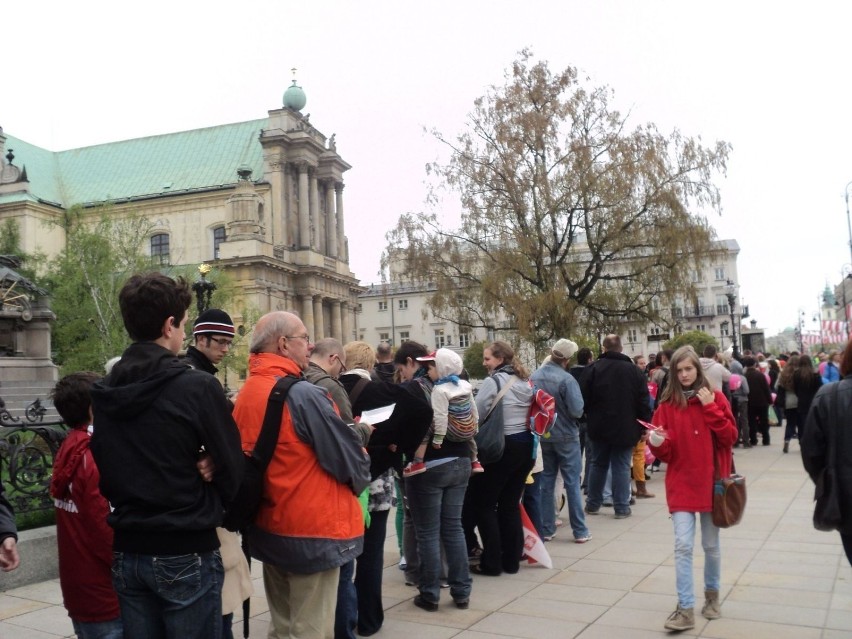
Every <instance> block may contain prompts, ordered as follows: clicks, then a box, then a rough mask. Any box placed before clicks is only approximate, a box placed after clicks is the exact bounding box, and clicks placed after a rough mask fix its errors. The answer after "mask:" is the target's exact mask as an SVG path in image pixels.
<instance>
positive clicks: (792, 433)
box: [784, 408, 802, 442]
mask: <svg viewBox="0 0 852 639" xmlns="http://www.w3.org/2000/svg"><path fill="white" fill-rule="evenodd" d="M801 433H802V429H801V427H800V425H799V409H798V408H788V409H787V426H786V428H785V429H784V441H785V442H788V441H790V440H791V439H793V438H794V437H798V438H799V439H801V437H800V435H801Z"/></svg>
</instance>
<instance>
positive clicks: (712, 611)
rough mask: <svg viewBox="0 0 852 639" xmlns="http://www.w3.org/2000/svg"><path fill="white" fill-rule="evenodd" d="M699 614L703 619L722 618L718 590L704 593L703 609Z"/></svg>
mask: <svg viewBox="0 0 852 639" xmlns="http://www.w3.org/2000/svg"><path fill="white" fill-rule="evenodd" d="M701 614H702V615H704V618H705V619H718V618H719V617H721V616H722V605H721V604H720V603H719V591H718V590H705V591H704V607H703V608H702V609H701Z"/></svg>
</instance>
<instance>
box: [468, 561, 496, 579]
mask: <svg viewBox="0 0 852 639" xmlns="http://www.w3.org/2000/svg"><path fill="white" fill-rule="evenodd" d="M470 572H472V573H473V574H474V575H487V576H488V577H499V576H500V573H499V572H494V571H493V570H484V569H483V568H482V564H479V565H478V566H471V567H470Z"/></svg>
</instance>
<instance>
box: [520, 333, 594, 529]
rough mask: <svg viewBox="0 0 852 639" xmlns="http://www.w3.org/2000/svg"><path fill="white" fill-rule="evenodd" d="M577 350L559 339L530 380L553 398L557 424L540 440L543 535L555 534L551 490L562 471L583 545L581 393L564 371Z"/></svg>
mask: <svg viewBox="0 0 852 639" xmlns="http://www.w3.org/2000/svg"><path fill="white" fill-rule="evenodd" d="M576 352H577V344H575V343H574V342H572V341H570V340H567V339H560V340H559V341H557V342H556V344H554V345H553V348H551V349H550V360H549V361H546V362H545V363H544V364H542V365H541V367H540V368H539V369H538V370H537V371H536V372H535V373H533V374H532V377H531V378H530V379H531V380H532V381H533V383H534V384H535V385H536V386H537V387H538V388H541V389H543V390H545V391H547V392H548V393H550V394H551V395H553V398H554V399H555V400H556V415H557V416H556V423H555V424H554V425H553V429H552V430H551V431H550V436H549V437H546V438H542V440H541V456H542V460H543V461H544V471H542V474H541V481H542V482H543V483H542V490H541V500H542V503H543V504H544V506H543V507H542V515H541V525H542V535H543V536H544V540H545V541H550V540H551V539H553V538H554V537H555V536H556V514H555V511H554V501H553V492H554V484H555V483H556V476H557V474H559V473H560V472H561V473H562V481H563V482H564V484H565V494H566V495H567V501H568V518H569V520H570V523H571V530H572V532H573V534H574V542H575V543H578V544H582V543H585V542H587V541H589V540H590V539H591V538H592V535H591V533H590V532H589V529H588V528H587V527H586V516H585V514H584V513H583V498H582V496H581V494H580V471H581V470H582V467H583V460H582V456H581V455H580V428H579V425H578V423H577V419H578V418H579V417H581V416H582V415H583V395H582V393H581V392H580V385H579V384H578V383H577V380H576V379H574V376H573V375H571V373H569V372H568V371H567V370H566V368H567V367H568V363H569V362H570V361H571V358H572V357H573V356H574V353H576Z"/></svg>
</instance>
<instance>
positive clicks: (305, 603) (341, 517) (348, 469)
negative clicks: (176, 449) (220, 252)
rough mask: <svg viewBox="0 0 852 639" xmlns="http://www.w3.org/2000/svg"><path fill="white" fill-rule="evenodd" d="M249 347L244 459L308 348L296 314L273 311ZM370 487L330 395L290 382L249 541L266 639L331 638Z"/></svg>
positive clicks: (359, 450) (240, 403) (239, 408)
mask: <svg viewBox="0 0 852 639" xmlns="http://www.w3.org/2000/svg"><path fill="white" fill-rule="evenodd" d="M250 348H251V355H250V356H249V378H248V380H247V381H246V383H245V385H244V386H243V388H242V389H241V390H240V393H239V395H238V396H237V401H236V405H235V406H234V419H235V420H236V422H237V426H238V427H239V429H240V435H241V438H242V445H243V450H245V451H251V450H253V449H254V446H255V444H256V442H257V438H258V436H259V434H260V429H261V426H262V424H263V417H264V414H265V412H266V405H267V400H268V398H269V393H270V391H271V390H272V387H273V386H274V385H275V382H276V380H277V379H278V378H280V377H283V376H285V375H292V376H296V377H302V373H303V372H304V371H305V370H306V369H307V368H308V364H309V358H310V354H311V351H312V350H313V344H312V343H311V338H310V336H309V335H308V332H307V330H306V329H305V325H304V324H303V323H302V321H301V320H300V319H299V318H298V317H297V316H296V315H294V314H292V313H285V312H282V311H276V312H272V313H268V314H266V315H264V316H263V317H261V318H260V320H258V322H257V326H256V327H255V329H254V333H253V334H252V339H251V347H250ZM369 483H370V460H369V457H368V456H367V453H366V451H365V450H364V449H363V447H362V446H361V443H360V440H359V438H358V435H357V434H356V433H355V431H354V430H353V429H352V428H351V427H349V426H348V425H347V424H346V422H344V421H343V420H342V419H341V418H340V416H339V415H338V413H337V409H336V408H335V406H334V403H333V402H332V401H331V398H330V397H329V395H328V393H327V392H326V391H325V390H323V389H322V388H320V387H319V386H315V385H313V384H310V383H304V384H301V383H297V384H294V385H293V386H292V387H291V388H290V392H289V395H288V396H287V401H286V403H285V407H284V413H283V415H282V418H281V430H280V433H279V435H278V444H277V446H276V448H275V453H274V454H273V457H272V461H271V462H270V463H269V467H268V468H267V471H266V478H265V485H264V494H263V501H262V503H261V507H260V510H259V512H258V515H257V518H256V519H255V522H254V525H253V526H251V527H250V529H249V531H248V533H247V534H248V537H249V545H250V547H251V553H252V556H253V557H254V558H256V559H258V560H260V561H262V562H263V585H264V589H265V591H266V599H267V602H268V604H269V611H270V615H271V618H272V621H271V625H272V628H271V629H270V634H269V637H281V638H282V639H283V638H285V637H286V638H287V639H292V638H299V639H314V638H316V639H326V638H327V639H333V636H334V609H335V604H336V601H337V582H338V574H339V571H340V566H342V565H343V564H345V563H347V562H349V561H351V560H352V559H354V558H355V557H357V556H358V555H359V554H360V553H361V550H362V548H363V541H364V540H363V534H364V518H363V514H362V512H361V507H360V505H359V503H358V498H357V495H359V494H360V493H361V492H362V491H363V490H364V489H365V488H366V487H367V486H368V485H369Z"/></svg>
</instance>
